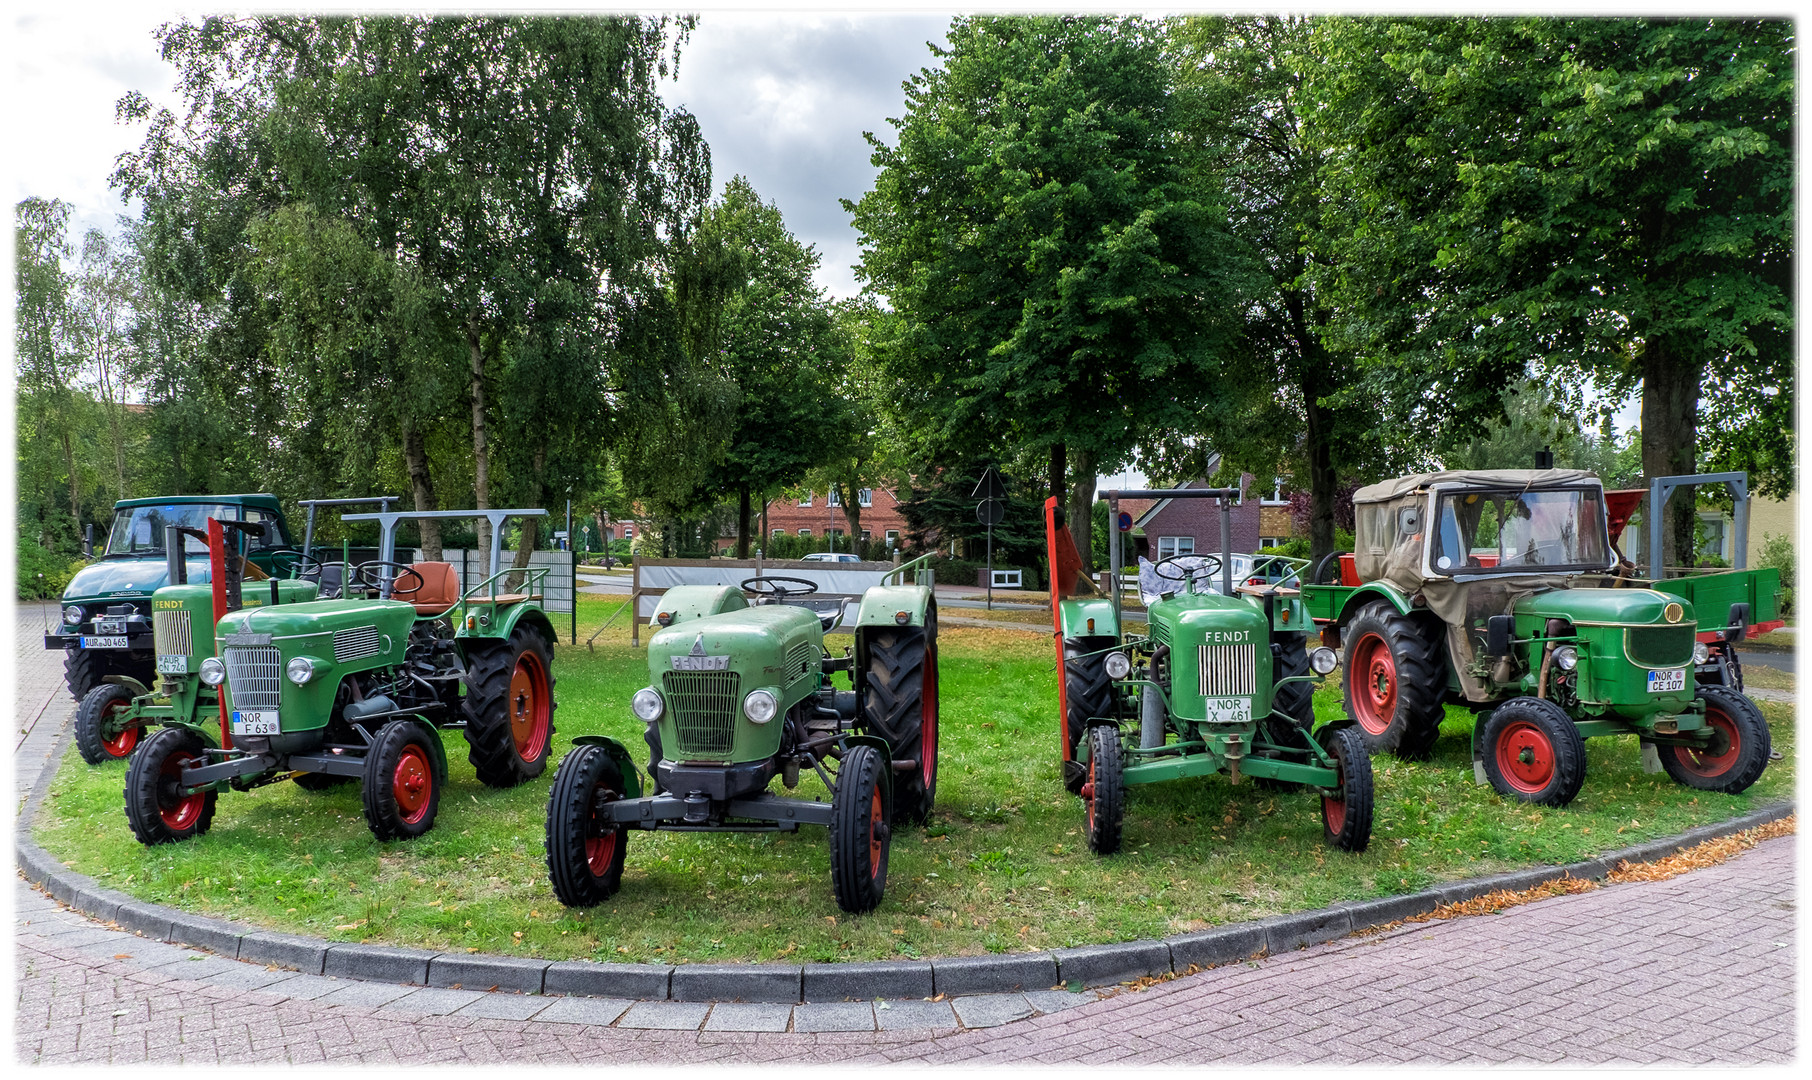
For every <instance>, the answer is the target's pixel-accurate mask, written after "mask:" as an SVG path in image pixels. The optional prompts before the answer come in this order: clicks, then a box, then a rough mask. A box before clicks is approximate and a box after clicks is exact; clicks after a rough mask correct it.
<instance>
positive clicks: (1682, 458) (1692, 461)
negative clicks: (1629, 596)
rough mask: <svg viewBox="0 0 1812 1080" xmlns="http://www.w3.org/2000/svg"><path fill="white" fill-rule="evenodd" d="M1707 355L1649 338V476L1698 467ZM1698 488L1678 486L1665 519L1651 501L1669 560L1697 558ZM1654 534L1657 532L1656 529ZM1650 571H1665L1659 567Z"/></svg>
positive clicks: (1645, 429)
mask: <svg viewBox="0 0 1812 1080" xmlns="http://www.w3.org/2000/svg"><path fill="white" fill-rule="evenodd" d="M1703 368H1704V364H1703V361H1701V360H1699V359H1697V357H1696V356H1694V357H1693V358H1688V357H1686V356H1683V355H1681V354H1680V352H1678V351H1676V350H1675V349H1674V348H1673V347H1672V343H1671V342H1665V341H1650V342H1648V343H1647V345H1646V346H1645V347H1644V349H1643V352H1642V471H1643V473H1644V474H1646V478H1647V479H1649V480H1653V479H1654V478H1655V477H1657V476H1679V475H1682V474H1686V473H1693V472H1697V471H1698V441H1699V425H1698V416H1699V379H1700V376H1701V375H1702V373H1703ZM1695 499H1696V494H1695V492H1694V489H1693V488H1690V487H1683V488H1679V489H1677V490H1675V492H1674V494H1673V498H1672V499H1670V500H1669V501H1668V504H1667V505H1668V512H1667V514H1666V518H1667V520H1666V521H1661V520H1653V519H1658V518H1660V517H1661V515H1658V514H1656V513H1655V512H1654V509H1653V508H1652V507H1651V508H1650V509H1649V512H1648V514H1647V515H1645V516H1646V517H1648V518H1650V519H1651V520H1650V521H1649V523H1648V526H1649V528H1651V529H1661V530H1662V533H1661V544H1662V549H1661V562H1662V564H1663V565H1664V566H1691V565H1692V564H1693V555H1694V551H1693V529H1694V526H1695V525H1696V524H1697V523H1698V511H1697V506H1696V505H1695ZM1651 535H1652V534H1651ZM1649 573H1650V574H1651V575H1653V576H1654V577H1657V578H1658V577H1660V576H1661V571H1660V569H1659V568H1657V567H1650V568H1649Z"/></svg>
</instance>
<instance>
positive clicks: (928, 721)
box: [919, 650, 937, 789]
mask: <svg viewBox="0 0 1812 1080" xmlns="http://www.w3.org/2000/svg"><path fill="white" fill-rule="evenodd" d="M919 701H920V712H919V775H921V776H923V777H924V778H925V787H926V788H927V789H929V788H930V787H931V780H932V777H933V776H934V775H935V774H936V772H937V653H935V652H932V651H930V650H926V652H925V678H924V684H923V688H922V689H921V691H920V693H919Z"/></svg>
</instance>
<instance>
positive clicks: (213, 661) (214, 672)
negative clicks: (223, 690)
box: [201, 656, 226, 686]
mask: <svg viewBox="0 0 1812 1080" xmlns="http://www.w3.org/2000/svg"><path fill="white" fill-rule="evenodd" d="M201 681H202V682H204V683H207V684H208V685H209V686H219V685H220V684H221V683H223V682H226V665H225V664H223V663H221V662H220V658H219V657H218V656H210V657H208V658H207V659H206V660H203V661H202V662H201Z"/></svg>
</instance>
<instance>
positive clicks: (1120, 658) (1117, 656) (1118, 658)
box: [1101, 652, 1132, 679]
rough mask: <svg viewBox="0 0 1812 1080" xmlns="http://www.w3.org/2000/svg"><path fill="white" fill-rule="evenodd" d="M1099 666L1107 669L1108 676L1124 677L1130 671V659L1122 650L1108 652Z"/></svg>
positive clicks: (1112, 677)
mask: <svg viewBox="0 0 1812 1080" xmlns="http://www.w3.org/2000/svg"><path fill="white" fill-rule="evenodd" d="M1101 666H1102V667H1105V668H1106V669H1107V677H1108V678H1110V679H1124V678H1126V676H1127V675H1128V673H1130V672H1131V671H1132V659H1131V658H1130V657H1128V656H1127V655H1126V654H1125V653H1123V652H1110V653H1108V654H1107V659H1106V660H1103V661H1102V662H1101Z"/></svg>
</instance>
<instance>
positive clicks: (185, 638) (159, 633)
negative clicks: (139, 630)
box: [151, 611, 193, 656]
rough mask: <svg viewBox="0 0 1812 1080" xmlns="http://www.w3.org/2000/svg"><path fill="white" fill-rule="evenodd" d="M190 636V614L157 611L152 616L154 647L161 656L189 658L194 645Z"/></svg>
mask: <svg viewBox="0 0 1812 1080" xmlns="http://www.w3.org/2000/svg"><path fill="white" fill-rule="evenodd" d="M192 640H193V639H192V638H191V637H190V636H189V613H188V612H186V611H156V612H152V614H151V641H152V647H153V648H154V649H156V650H157V655H159V656H187V655H189V653H190V651H191V649H192V648H193V645H192Z"/></svg>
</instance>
